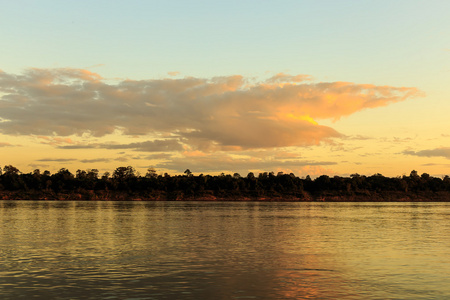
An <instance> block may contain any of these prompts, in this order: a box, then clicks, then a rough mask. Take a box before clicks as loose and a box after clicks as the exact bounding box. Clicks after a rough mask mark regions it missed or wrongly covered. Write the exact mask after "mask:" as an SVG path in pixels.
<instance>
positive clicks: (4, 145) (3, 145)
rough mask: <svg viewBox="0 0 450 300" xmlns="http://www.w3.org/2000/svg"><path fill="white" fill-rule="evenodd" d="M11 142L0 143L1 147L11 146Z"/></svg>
mask: <svg viewBox="0 0 450 300" xmlns="http://www.w3.org/2000/svg"><path fill="white" fill-rule="evenodd" d="M11 146H12V145H11V144H10V143H0V147H11Z"/></svg>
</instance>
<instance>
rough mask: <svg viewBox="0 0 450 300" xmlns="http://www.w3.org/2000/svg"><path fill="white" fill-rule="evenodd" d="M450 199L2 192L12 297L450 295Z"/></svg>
mask: <svg viewBox="0 0 450 300" xmlns="http://www.w3.org/2000/svg"><path fill="white" fill-rule="evenodd" d="M449 217H450V203H449V204H447V203H277V202H275V203H274V202H270V203H264V202H63V201H0V259H1V264H0V298H1V299H74V298H83V299H308V298H311V299H330V298H334V299H336V298H339V299H445V298H447V299H450V220H449Z"/></svg>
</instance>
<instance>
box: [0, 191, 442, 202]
mask: <svg viewBox="0 0 450 300" xmlns="http://www.w3.org/2000/svg"><path fill="white" fill-rule="evenodd" d="M0 200H47V201H51V200H53V201H61V200H66V201H262V202H450V192H436V193H434V192H419V193H402V192H398V191H384V192H373V193H366V194H347V195H336V194H335V195H333V194H331V193H329V194H325V195H324V194H318V195H313V194H310V193H306V192H303V193H302V194H301V195H298V196H273V197H268V196H259V197H257V196H250V195H247V196H246V195H240V196H222V197H220V196H219V197H218V196H214V195H212V194H209V195H202V196H183V195H181V194H179V195H177V196H174V195H159V196H149V195H147V196H145V195H138V194H136V193H125V192H105V191H96V192H94V191H89V192H87V193H54V192H37V191H28V192H23V191H20V192H17V191H16V192H5V191H2V192H0Z"/></svg>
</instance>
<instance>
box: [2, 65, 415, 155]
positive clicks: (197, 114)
mask: <svg viewBox="0 0 450 300" xmlns="http://www.w3.org/2000/svg"><path fill="white" fill-rule="evenodd" d="M309 79H310V77H309V76H307V75H288V74H283V73H280V74H277V75H275V76H273V77H272V78H269V79H268V80H265V81H259V82H252V81H251V80H250V79H246V78H244V77H242V76H227V77H214V78H209V79H205V78H194V77H186V78H182V79H173V78H169V79H158V80H152V79H151V80H125V81H120V82H117V83H115V84H112V83H109V82H107V81H105V80H103V79H102V77H101V76H100V75H98V74H96V73H93V72H90V71H88V70H82V69H70V68H65V69H29V70H27V71H25V72H24V73H23V74H21V75H15V74H9V73H5V72H0V92H1V93H2V94H3V95H2V96H1V100H0V118H1V119H2V120H4V121H2V122H0V132H1V133H3V134H19V135H29V134H33V135H37V136H43V137H51V136H54V135H56V136H59V137H66V136H70V135H73V134H75V135H82V134H86V133H87V134H91V135H93V136H97V137H101V136H105V135H107V134H110V133H113V132H115V131H117V130H119V131H120V132H122V134H124V135H129V136H145V135H158V136H166V137H170V136H172V137H177V138H178V140H176V139H168V140H164V141H151V142H143V143H134V144H128V145H125V144H124V145H110V146H109V147H110V148H109V149H114V147H115V149H137V150H141V151H168V150H170V149H174V150H179V149H180V145H181V144H183V146H184V147H188V148H189V149H190V150H201V151H210V152H211V151H219V150H239V149H255V148H273V147H286V146H308V145H316V144H319V143H321V142H324V141H327V140H328V139H330V138H335V137H341V136H342V134H341V133H339V132H337V131H336V130H334V129H333V128H331V127H329V126H324V125H320V124H319V123H320V121H321V120H324V119H331V120H338V119H339V118H341V117H343V116H348V115H351V114H353V113H355V112H358V111H361V110H363V109H367V108H375V107H379V106H385V105H388V104H390V103H394V102H398V101H403V100H405V99H408V98H412V97H415V96H419V95H421V93H420V92H419V91H418V90H417V89H415V88H407V87H391V86H375V85H371V84H357V83H350V82H319V83H312V82H309V81H308V82H305V80H309ZM42 141H43V142H46V143H53V144H55V145H59V146H61V147H66V149H69V148H70V147H73V148H71V149H76V148H82V147H83V146H80V145H75V144H74V145H71V144H70V141H63V140H59V141H58V140H56V139H54V138H53V139H52V140H45V139H43V140H42ZM64 144H65V145H64ZM67 144H69V145H67ZM86 147H97V146H92V145H91V146H86ZM99 147H106V146H99ZM155 149H160V150H155Z"/></svg>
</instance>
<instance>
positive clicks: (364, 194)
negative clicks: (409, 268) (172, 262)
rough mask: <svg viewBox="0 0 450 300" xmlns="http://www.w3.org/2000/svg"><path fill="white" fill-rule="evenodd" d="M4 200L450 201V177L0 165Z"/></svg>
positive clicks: (414, 172) (0, 186) (1, 192)
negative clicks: (177, 172)
mask: <svg viewBox="0 0 450 300" xmlns="http://www.w3.org/2000/svg"><path fill="white" fill-rule="evenodd" d="M0 199H3V200H18V199H22V200H158V201H175V200H211V201H214V200H227V201H450V177H449V176H445V177H443V178H438V177H432V176H430V175H429V174H427V173H423V174H421V175H419V174H418V172H417V171H415V170H413V171H411V173H410V175H409V176H406V175H403V176H399V177H393V178H390V177H385V176H383V175H381V174H374V175H371V176H365V175H359V174H352V175H350V176H349V177H340V176H333V177H330V176H327V175H322V176H319V177H317V178H315V179H311V178H310V176H306V177H304V178H300V177H297V176H295V175H294V174H292V173H291V174H284V173H282V172H278V173H277V174H275V173H274V172H263V173H259V174H257V175H256V174H254V173H252V172H250V173H248V174H247V175H246V176H241V175H240V174H238V173H234V174H232V175H231V174H224V173H222V174H220V175H215V176H211V175H203V174H199V175H194V174H193V173H192V172H191V171H190V170H189V169H187V170H186V171H185V172H184V174H183V175H173V176H171V175H169V174H167V173H165V174H163V175H161V174H160V175H158V174H157V172H156V170H155V169H153V168H149V169H148V170H147V173H146V174H145V175H141V174H139V173H138V172H136V170H135V169H134V168H133V167H131V166H127V167H118V168H116V169H115V170H114V171H113V173H112V174H110V173H108V172H105V173H104V174H103V175H99V171H98V170H97V169H88V170H77V171H76V172H75V174H73V173H71V172H70V171H69V170H68V169H66V168H62V169H60V170H59V171H58V172H56V173H54V174H51V173H50V172H49V171H43V172H41V171H40V170H39V169H36V170H34V171H33V172H30V173H22V172H20V171H19V170H18V169H17V168H16V167H14V166H11V165H6V166H4V168H3V169H2V168H0Z"/></svg>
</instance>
